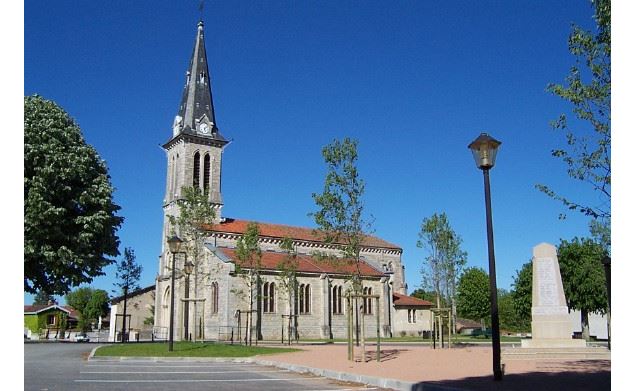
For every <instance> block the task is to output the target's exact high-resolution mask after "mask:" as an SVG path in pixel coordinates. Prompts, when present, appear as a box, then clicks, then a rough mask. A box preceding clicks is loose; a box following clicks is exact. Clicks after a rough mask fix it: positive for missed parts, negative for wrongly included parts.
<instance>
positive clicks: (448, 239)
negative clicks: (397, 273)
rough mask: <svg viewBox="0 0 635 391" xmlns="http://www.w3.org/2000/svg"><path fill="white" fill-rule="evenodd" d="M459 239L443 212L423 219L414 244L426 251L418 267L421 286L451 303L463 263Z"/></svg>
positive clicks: (464, 253) (464, 260)
mask: <svg viewBox="0 0 635 391" xmlns="http://www.w3.org/2000/svg"><path fill="white" fill-rule="evenodd" d="M462 242H463V240H462V239H461V237H460V236H459V235H458V234H457V233H456V232H454V230H453V229H452V227H451V226H450V222H449V220H448V217H447V216H446V214H445V213H441V214H440V215H439V214H436V213H435V214H433V215H432V216H430V217H428V218H425V219H423V222H422V223H421V231H419V240H417V247H420V248H424V249H426V250H427V251H428V256H427V257H426V260H425V261H426V263H425V265H424V266H423V267H422V269H421V275H422V286H423V287H424V288H427V289H432V290H433V291H434V292H435V293H436V295H437V306H440V305H441V301H445V302H446V303H448V304H450V305H452V304H454V302H455V297H456V284H457V280H458V277H459V274H460V273H461V271H462V270H463V267H464V266H465V264H466V263H467V252H465V251H463V250H461V243H462Z"/></svg>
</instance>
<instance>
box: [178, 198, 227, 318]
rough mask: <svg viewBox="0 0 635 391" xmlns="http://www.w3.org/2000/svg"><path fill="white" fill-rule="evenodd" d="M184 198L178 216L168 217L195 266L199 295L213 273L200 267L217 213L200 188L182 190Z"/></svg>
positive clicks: (197, 315)
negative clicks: (205, 281)
mask: <svg viewBox="0 0 635 391" xmlns="http://www.w3.org/2000/svg"><path fill="white" fill-rule="evenodd" d="M181 194H182V198H181V199H179V200H177V206H178V211H179V213H178V215H177V216H168V219H169V220H170V225H171V227H172V231H173V232H172V234H176V229H178V233H179V236H180V237H181V239H182V240H183V241H184V242H185V243H184V244H185V246H186V252H187V256H188V259H189V260H190V261H191V262H192V263H193V264H194V273H193V278H194V280H193V281H194V293H195V296H196V295H197V292H198V289H199V285H200V284H201V283H202V280H204V279H205V278H209V276H210V274H211V273H212V271H209V272H207V273H205V272H203V268H201V267H199V265H200V264H201V261H202V258H203V245H204V242H205V238H206V237H207V227H208V226H209V225H210V224H212V223H213V222H214V218H215V217H216V211H215V210H214V207H213V206H212V204H211V203H210V201H209V196H208V194H207V193H206V192H202V191H201V189H200V188H198V187H187V186H184V187H182V188H181ZM194 314H195V318H196V317H199V316H200V315H199V314H198V302H196V301H195V302H194Z"/></svg>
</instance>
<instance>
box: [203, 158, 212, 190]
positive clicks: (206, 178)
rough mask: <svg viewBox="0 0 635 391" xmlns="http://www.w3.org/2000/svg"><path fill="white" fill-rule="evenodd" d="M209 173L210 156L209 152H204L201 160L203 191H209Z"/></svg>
mask: <svg viewBox="0 0 635 391" xmlns="http://www.w3.org/2000/svg"><path fill="white" fill-rule="evenodd" d="M209 174H210V157H209V154H205V159H204V162H203V193H205V194H207V193H208V192H209Z"/></svg>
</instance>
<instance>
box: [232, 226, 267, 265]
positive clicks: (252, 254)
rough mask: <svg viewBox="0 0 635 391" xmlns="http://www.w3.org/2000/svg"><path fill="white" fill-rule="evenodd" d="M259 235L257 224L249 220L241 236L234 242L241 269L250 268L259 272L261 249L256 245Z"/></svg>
mask: <svg viewBox="0 0 635 391" xmlns="http://www.w3.org/2000/svg"><path fill="white" fill-rule="evenodd" d="M259 236H260V230H259V228H258V224H257V223H254V222H251V223H249V224H248V225H247V229H246V230H245V233H244V234H243V236H241V237H240V238H238V241H237V242H236V257H238V259H239V260H240V261H241V264H242V265H241V267H240V268H241V269H250V270H252V271H254V272H256V273H258V272H260V269H261V267H262V264H261V260H262V250H260V246H259V245H258V238H259Z"/></svg>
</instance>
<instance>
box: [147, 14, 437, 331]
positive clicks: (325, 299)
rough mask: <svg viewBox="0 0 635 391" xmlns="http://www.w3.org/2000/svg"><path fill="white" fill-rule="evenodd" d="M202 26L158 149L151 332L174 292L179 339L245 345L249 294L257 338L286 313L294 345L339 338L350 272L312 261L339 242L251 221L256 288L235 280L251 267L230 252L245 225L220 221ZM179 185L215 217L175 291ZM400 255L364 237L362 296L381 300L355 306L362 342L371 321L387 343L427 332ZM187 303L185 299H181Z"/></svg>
mask: <svg viewBox="0 0 635 391" xmlns="http://www.w3.org/2000/svg"><path fill="white" fill-rule="evenodd" d="M203 27H204V26H203V22H202V21H201V22H199V23H198V29H197V33H196V40H195V43H194V50H193V53H192V57H191V60H190V64H189V68H188V70H187V73H186V78H185V86H184V88H183V94H182V98H181V102H180V106H179V109H178V113H177V115H176V117H175V119H174V123H173V125H172V135H171V138H170V139H169V140H168V141H167V142H166V143H165V144H164V145H163V148H164V149H165V152H166V158H167V180H166V189H165V199H164V202H163V211H164V226H163V232H162V252H161V255H160V257H159V269H158V276H157V278H156V291H155V300H156V301H155V315H154V322H155V326H154V329H155V334H156V335H157V336H158V337H160V336H163V337H165V336H167V334H168V329H169V325H170V303H171V296H172V295H175V296H174V305H175V308H174V338H175V339H177V340H179V339H185V338H190V339H197V340H198V339H208V340H217V339H220V340H226V339H230V338H234V339H237V338H238V334H239V333H241V336H242V337H243V338H244V335H245V334H244V330H245V325H246V322H247V319H248V318H249V312H248V310H249V308H250V305H249V302H250V295H251V299H252V300H253V301H254V303H255V304H254V305H253V308H254V309H255V312H254V313H253V315H252V316H251V318H252V320H251V328H252V330H253V331H252V334H253V338H257V337H258V336H260V337H261V338H263V339H265V340H279V339H280V338H281V333H285V335H287V333H288V329H287V325H288V316H289V314H291V315H292V319H294V321H295V322H293V330H297V334H298V335H299V338H345V337H346V292H347V290H348V289H349V288H350V286H351V283H350V281H349V279H348V276H350V275H351V273H352V271H353V269H352V268H353V266H352V265H350V264H346V263H342V264H338V263H333V262H329V261H326V260H324V259H323V258H320V259H318V258H317V257H315V256H313V255H312V254H315V253H316V251H318V252H321V253H325V254H330V255H338V254H339V250H338V248H337V246H336V245H333V244H326V243H324V241H323V240H321V239H320V238H319V237H318V234H317V233H316V232H315V231H314V230H313V229H311V228H303V227H291V226H286V225H279V224H269V223H262V222H256V223H257V224H258V228H259V235H260V236H259V247H260V249H261V251H262V258H261V272H260V281H259V283H258V284H257V289H253V290H250V289H249V287H248V280H247V279H245V278H244V274H241V273H237V272H238V270H242V271H245V269H246V268H247V265H241V263H240V260H239V259H238V257H237V255H236V244H237V241H238V239H239V238H240V237H241V236H242V235H243V234H244V233H245V232H246V229H247V226H248V224H249V223H250V221H249V220H244V219H234V218H229V217H225V216H223V214H222V208H223V204H224V201H225V200H223V198H222V193H221V183H222V181H221V178H222V173H221V168H222V157H223V151H224V148H225V146H226V145H227V143H228V141H227V139H226V138H225V137H224V136H223V135H222V134H221V132H220V129H219V127H218V124H217V121H216V115H215V113H214V103H213V100H212V89H211V78H210V72H209V67H208V62H207V55H206V52H205V39H204V38H205V37H204V28H203ZM183 187H198V188H200V189H201V190H202V191H203V192H204V193H205V194H207V195H208V197H209V202H210V203H211V205H212V206H213V208H214V210H215V212H216V213H215V214H216V216H215V221H214V222H213V224H210V225H208V226H206V229H207V235H206V239H205V241H204V246H203V254H202V256H199V259H198V260H197V264H196V265H194V272H193V273H191V274H190V275H189V276H188V275H186V274H185V273H184V272H183V271H184V266H185V262H186V260H185V258H184V257H176V258H175V259H176V261H175V262H176V267H175V276H176V280H175V286H174V287H173V286H171V275H172V266H171V265H172V254H171V253H170V252H169V250H168V245H167V238H168V237H169V236H171V234H172V232H173V229H174V227H171V226H170V221H169V218H168V216H176V215H178V213H179V208H178V206H177V200H179V199H180V198H181V197H182V188H183ZM227 201H228V202H231V200H227ZM284 238H290V239H291V240H292V241H293V246H294V249H295V251H296V253H297V258H296V259H297V262H298V263H297V265H298V266H297V283H296V286H295V287H294V288H293V289H286V288H285V284H284V282H283V281H282V280H281V279H280V272H279V269H278V265H279V264H280V262H281V261H283V260H284V259H285V257H287V256H288V253H287V252H285V251H283V250H282V249H281V248H280V244H281V243H282V240H283V239H284ZM402 252H403V251H402V249H401V248H400V247H399V246H398V245H395V244H392V243H389V242H387V241H385V240H382V239H380V238H378V237H374V236H366V237H365V238H364V240H363V243H362V251H361V259H362V263H361V266H360V271H361V275H362V279H363V287H364V288H363V293H365V294H368V295H379V300H378V301H376V300H374V299H373V300H371V299H368V300H360V302H359V303H358V304H359V305H358V306H357V308H358V311H357V312H356V314H355V317H356V318H357V319H358V320H359V318H360V317H364V324H365V328H366V335H368V336H374V335H375V333H376V327H377V318H378V316H377V315H379V323H380V324H379V328H380V330H381V334H382V336H383V337H390V336H393V335H395V336H398V335H404V334H410V335H417V334H421V333H422V332H424V331H428V330H430V311H429V309H430V308H431V307H432V303H430V302H427V301H424V300H419V299H416V298H413V297H410V296H407V295H406V290H407V287H406V283H405V277H404V267H403V266H402V264H401V255H402ZM247 269H248V268H247ZM186 285H187V290H188V291H187V292H186ZM250 291H253V292H251V293H250ZM289 291H291V292H290V293H289ZM185 297H188V298H189V300H184V298H185ZM186 314H187V315H186ZM285 316H286V317H285ZM296 326H297V328H296ZM186 328H187V330H186ZM255 333H257V334H255Z"/></svg>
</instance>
